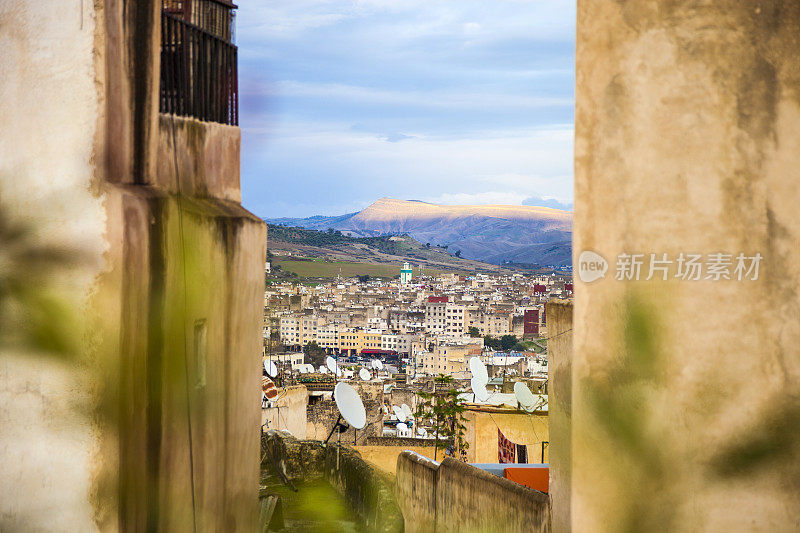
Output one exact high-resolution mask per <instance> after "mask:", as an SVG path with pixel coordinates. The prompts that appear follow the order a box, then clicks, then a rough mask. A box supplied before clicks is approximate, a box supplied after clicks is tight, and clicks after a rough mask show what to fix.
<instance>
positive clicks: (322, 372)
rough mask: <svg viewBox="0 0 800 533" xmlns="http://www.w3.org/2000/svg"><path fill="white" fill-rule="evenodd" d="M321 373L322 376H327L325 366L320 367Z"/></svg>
mask: <svg viewBox="0 0 800 533" xmlns="http://www.w3.org/2000/svg"><path fill="white" fill-rule="evenodd" d="M319 373H320V374H327V373H328V369H327V368H325V367H324V366H320V367H319Z"/></svg>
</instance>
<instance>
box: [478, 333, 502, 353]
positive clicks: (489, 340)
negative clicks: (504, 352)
mask: <svg viewBox="0 0 800 533" xmlns="http://www.w3.org/2000/svg"><path fill="white" fill-rule="evenodd" d="M483 345H484V346H486V347H487V348H491V349H492V350H500V349H502V346H501V344H500V339H497V338H495V337H492V336H491V335H485V336H484V337H483Z"/></svg>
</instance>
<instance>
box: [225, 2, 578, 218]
mask: <svg viewBox="0 0 800 533" xmlns="http://www.w3.org/2000/svg"><path fill="white" fill-rule="evenodd" d="M238 5H239V10H238V14H237V35H236V40H237V45H238V46H239V91H240V126H241V128H242V165H241V168H242V195H243V199H244V201H243V203H244V205H245V207H246V208H248V209H249V210H250V211H252V212H253V213H255V214H256V215H259V216H261V217H264V218H276V217H307V216H312V215H339V214H344V213H351V212H355V211H359V210H361V209H363V208H364V207H366V206H368V205H369V204H370V203H372V202H374V201H375V200H377V199H378V198H381V197H390V198H399V199H405V200H422V201H428V202H433V203H442V204H491V203H497V204H526V205H546V206H549V207H566V208H568V209H571V204H572V161H573V160H572V144H573V106H574V96H573V95H574V90H573V87H574V68H573V67H574V63H575V54H574V47H575V42H574V33H575V18H576V16H575V2H570V1H566V0H481V1H475V0H349V1H343V0H241V1H240V2H238Z"/></svg>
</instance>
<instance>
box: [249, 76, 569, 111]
mask: <svg viewBox="0 0 800 533" xmlns="http://www.w3.org/2000/svg"><path fill="white" fill-rule="evenodd" d="M261 90H262V91H264V92H267V93H270V92H271V93H272V95H273V96H278V97H280V96H289V97H311V98H320V99H325V100H347V101H350V102H358V103H361V104H382V105H398V106H408V107H437V108H448V109H460V108H463V109H483V110H485V109H493V108H504V109H518V110H521V111H522V110H526V109H536V108H541V107H549V106H571V105H572V104H573V101H572V98H553V97H536V96H527V95H520V94H502V93H488V92H485V93H470V92H459V91H453V90H442V89H432V90H429V91H418V90H417V91H400V90H391V89H376V88H371V87H362V86H356V85H347V84H342V83H304V82H298V81H279V82H277V83H275V84H272V85H269V86H266V87H262V89H261Z"/></svg>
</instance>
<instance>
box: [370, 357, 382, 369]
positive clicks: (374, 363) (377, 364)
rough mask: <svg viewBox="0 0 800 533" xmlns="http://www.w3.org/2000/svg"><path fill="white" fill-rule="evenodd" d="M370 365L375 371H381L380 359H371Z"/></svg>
mask: <svg viewBox="0 0 800 533" xmlns="http://www.w3.org/2000/svg"><path fill="white" fill-rule="evenodd" d="M370 364H371V365H372V368H374V369H375V370H382V369H383V363H381V360H380V359H373V360H372V361H370Z"/></svg>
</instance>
